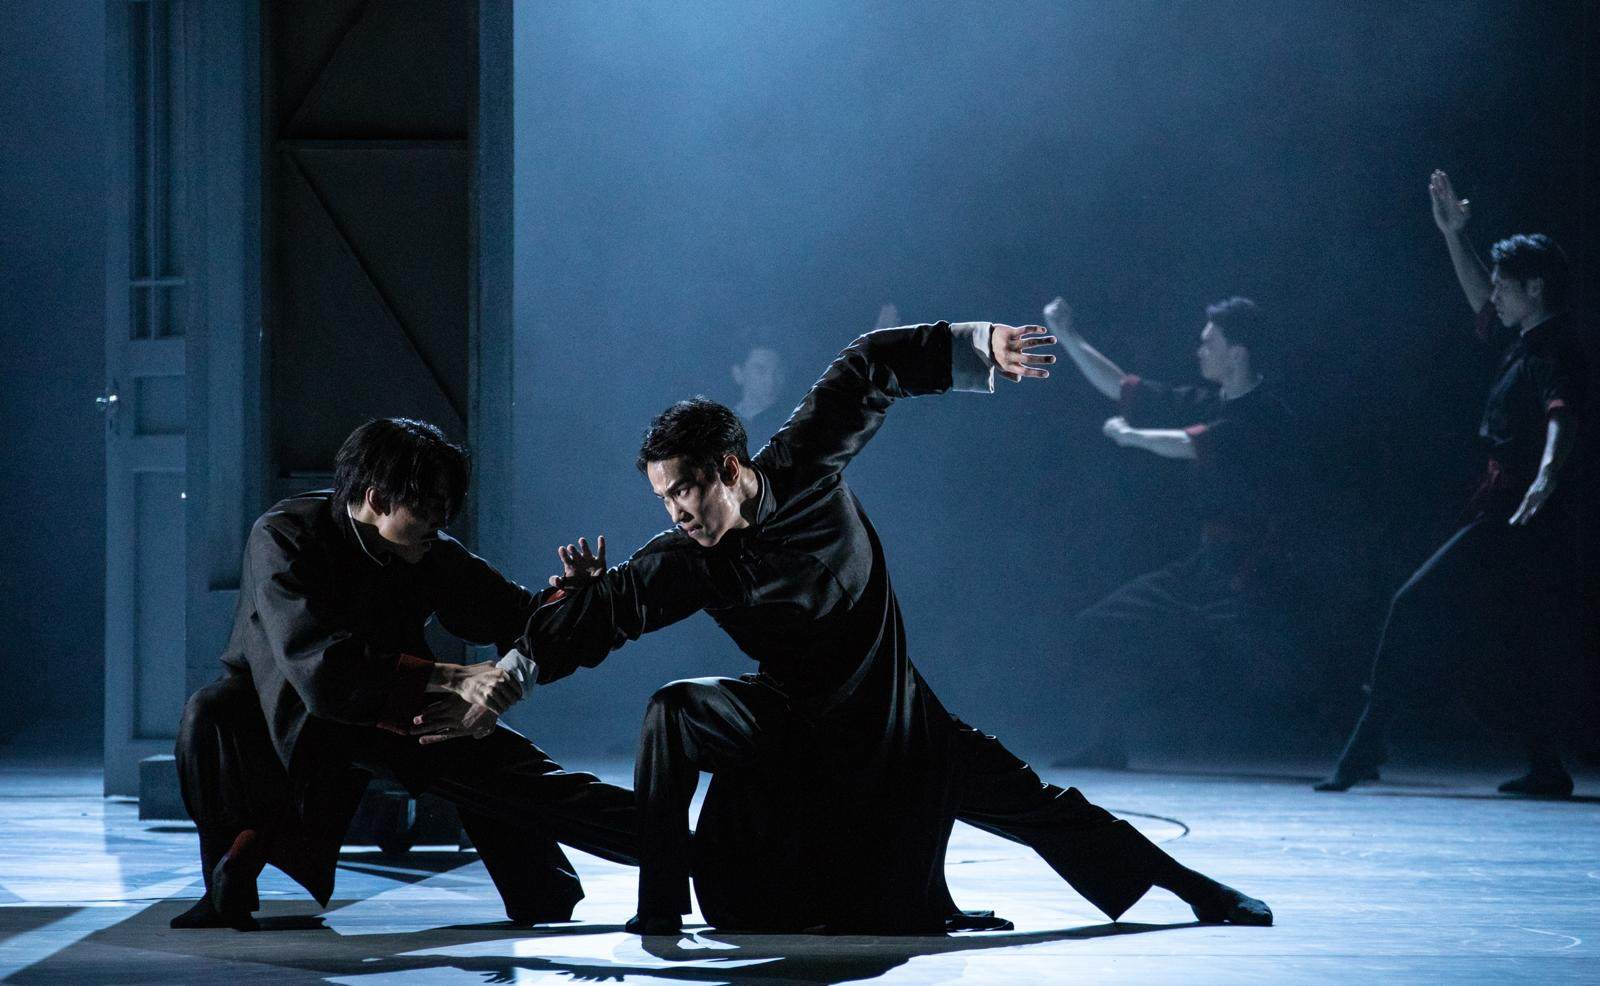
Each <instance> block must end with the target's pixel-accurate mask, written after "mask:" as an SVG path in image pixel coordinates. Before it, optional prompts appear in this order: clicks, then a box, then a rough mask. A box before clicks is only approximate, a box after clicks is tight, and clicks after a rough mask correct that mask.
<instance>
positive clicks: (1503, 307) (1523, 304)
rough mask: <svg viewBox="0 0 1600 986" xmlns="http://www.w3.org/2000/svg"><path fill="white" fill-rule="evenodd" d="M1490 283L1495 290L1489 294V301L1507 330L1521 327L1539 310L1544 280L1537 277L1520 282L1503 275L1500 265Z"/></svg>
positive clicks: (1491, 275) (1496, 267) (1497, 266)
mask: <svg viewBox="0 0 1600 986" xmlns="http://www.w3.org/2000/svg"><path fill="white" fill-rule="evenodd" d="M1489 283H1490V284H1491V285H1492V286H1493V290H1492V291H1490V292H1489V301H1490V302H1492V303H1493V304H1494V311H1495V314H1496V315H1499V316H1500V324H1501V325H1504V326H1505V327H1507V328H1510V327H1511V326H1513V325H1521V324H1522V322H1523V320H1525V319H1527V318H1529V317H1531V316H1532V315H1533V314H1534V313H1535V312H1536V311H1537V310H1538V308H1539V303H1540V295H1541V294H1542V293H1543V291H1544V279H1543V278H1539V277H1535V278H1530V279H1529V280H1526V281H1519V280H1517V279H1516V278H1514V277H1506V276H1504V275H1502V274H1501V273H1500V267H1499V265H1496V266H1495V269H1494V271H1493V272H1492V273H1491V274H1490V275H1489Z"/></svg>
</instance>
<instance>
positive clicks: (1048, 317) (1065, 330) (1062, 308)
mask: <svg viewBox="0 0 1600 986" xmlns="http://www.w3.org/2000/svg"><path fill="white" fill-rule="evenodd" d="M1044 324H1046V325H1048V326H1050V331H1051V332H1054V333H1056V334H1057V335H1063V336H1064V335H1071V334H1072V306H1071V305H1069V304H1067V299H1065V298H1063V297H1061V296H1060V295H1057V296H1056V297H1055V298H1053V299H1052V300H1051V301H1050V303H1049V304H1048V305H1045V306H1044Z"/></svg>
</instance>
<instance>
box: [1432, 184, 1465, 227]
mask: <svg viewBox="0 0 1600 986" xmlns="http://www.w3.org/2000/svg"><path fill="white" fill-rule="evenodd" d="M1428 196H1429V197H1430V198H1431V199H1432V200H1433V224H1434V225H1435V226H1438V227H1439V232H1441V233H1446V234H1449V233H1459V232H1461V231H1462V230H1463V229H1466V228H1467V220H1469V219H1471V218H1472V204H1471V203H1469V202H1468V201H1467V200H1466V199H1458V198H1456V190H1455V189H1454V188H1453V187H1451V185H1450V176H1449V175H1447V174H1445V173H1444V172H1443V171H1435V172H1434V173H1433V175H1432V177H1430V178H1429V179H1428Z"/></svg>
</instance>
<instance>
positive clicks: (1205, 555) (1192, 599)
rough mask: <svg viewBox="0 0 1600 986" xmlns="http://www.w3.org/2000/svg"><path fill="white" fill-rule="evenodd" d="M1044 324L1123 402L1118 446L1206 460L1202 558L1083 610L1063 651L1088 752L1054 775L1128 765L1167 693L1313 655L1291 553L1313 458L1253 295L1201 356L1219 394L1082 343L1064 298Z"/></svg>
mask: <svg viewBox="0 0 1600 986" xmlns="http://www.w3.org/2000/svg"><path fill="white" fill-rule="evenodd" d="M1044 316H1045V322H1046V324H1047V325H1049V326H1050V329H1051V331H1052V332H1054V333H1055V334H1056V335H1058V336H1059V337H1060V338H1061V342H1062V346H1063V347H1064V348H1065V349H1066V352H1067V355H1068V357H1070V358H1071V360H1072V362H1073V364H1074V365H1075V366H1076V367H1077V368H1078V370H1079V372H1080V373H1082V374H1083V376H1084V378H1085V379H1086V380H1088V381H1089V383H1090V384H1092V385H1093V386H1094V388H1095V389H1096V390H1098V391H1099V392H1100V393H1101V394H1103V395H1104V396H1106V397H1107V398H1109V399H1111V400H1114V401H1118V402H1119V403H1120V405H1121V409H1120V413H1119V414H1117V415H1116V416H1114V417H1112V418H1110V419H1108V420H1107V421H1106V423H1105V425H1104V428H1103V430H1104V432H1105V435H1106V437H1108V438H1110V439H1111V440H1112V441H1114V442H1116V443H1117V444H1118V445H1121V446H1123V447H1125V448H1133V449H1139V450H1142V451H1145V452H1150V453H1152V454H1155V455H1158V456H1161V457H1162V458H1165V459H1177V460H1184V461H1188V462H1191V463H1193V466H1192V468H1193V472H1194V475H1193V484H1192V487H1191V489H1192V494H1191V495H1192V499H1193V501H1194V502H1193V506H1194V508H1195V512H1196V513H1197V514H1198V515H1199V520H1200V532H1199V535H1200V536H1199V538H1198V543H1197V544H1196V545H1195V547H1194V549H1193V550H1192V551H1190V552H1189V553H1187V554H1185V555H1184V556H1183V557H1182V558H1180V559H1178V560H1177V561H1174V562H1172V563H1170V564H1168V565H1165V566H1163V567H1162V568H1158V569H1156V570H1155V571H1153V572H1148V573H1146V574H1144V575H1141V576H1139V577H1138V578H1136V579H1134V580H1132V581H1131V582H1128V583H1127V584H1125V585H1123V586H1122V587H1121V588H1119V589H1117V590H1116V591H1114V592H1112V593H1111V594H1110V595H1109V596H1107V597H1106V598H1104V599H1102V600H1100V601H1099V602H1097V603H1095V604H1094V605H1092V606H1090V607H1088V608H1087V609H1085V610H1083V611H1082V612H1080V613H1078V614H1077V615H1076V616H1075V617H1074V618H1073V620H1072V623H1071V627H1070V630H1069V633H1068V638H1067V643H1066V646H1065V648H1064V650H1065V651H1066V654H1065V659H1064V661H1063V662H1062V666H1063V672H1062V673H1063V675H1064V677H1065V678H1067V679H1068V680H1070V681H1073V682H1077V683H1081V684H1080V685H1079V687H1080V690H1081V691H1080V694H1079V695H1078V696H1077V699H1078V700H1077V701H1073V702H1069V703H1068V705H1067V708H1068V709H1069V715H1070V719H1071V721H1070V722H1069V723H1068V724H1067V725H1068V727H1069V728H1070V729H1071V730H1073V731H1074V732H1075V733H1076V735H1077V738H1078V742H1079V747H1078V748H1077V749H1076V751H1075V752H1073V753H1070V754H1068V755H1067V756H1064V757H1062V758H1060V759H1059V760H1057V761H1056V762H1055V766H1058V767H1099V768H1105V769H1113V770H1115V769H1122V768H1125V767H1126V766H1127V765H1128V751H1129V745H1130V742H1133V741H1136V740H1137V739H1138V738H1139V734H1140V733H1141V732H1142V731H1143V730H1144V729H1145V728H1148V726H1149V723H1148V721H1147V720H1148V719H1149V718H1150V717H1151V716H1152V715H1154V714H1157V713H1160V714H1162V715H1166V714H1167V712H1166V711H1163V709H1162V706H1163V702H1164V701H1170V700H1171V699H1169V698H1166V697H1165V696H1162V695H1160V694H1158V691H1159V690H1161V689H1168V690H1174V689H1175V688H1176V687H1177V686H1178V685H1179V684H1180V683H1182V684H1185V685H1186V686H1187V687H1188V688H1190V689H1192V688H1193V687H1194V684H1195V682H1194V679H1195V678H1197V677H1200V676H1202V675H1203V676H1204V677H1205V678H1206V679H1207V680H1208V682H1210V683H1213V684H1214V683H1217V682H1226V683H1227V688H1228V690H1229V692H1230V693H1231V694H1235V695H1237V694H1238V693H1239V692H1240V691H1241V689H1245V690H1248V689H1249V688H1251V687H1254V686H1255V685H1256V684H1262V685H1265V684H1267V683H1270V682H1272V681H1276V680H1280V679H1282V678H1284V677H1285V676H1286V675H1285V673H1284V672H1285V671H1287V670H1288V669H1289V668H1291V667H1293V666H1295V665H1296V664H1297V663H1298V662H1299V661H1300V660H1301V659H1302V658H1301V655H1299V654H1298V653H1295V647H1294V641H1295V639H1296V635H1295V633H1294V627H1293V623H1292V621H1291V619H1290V607H1289V606H1288V604H1287V600H1286V596H1287V592H1286V589H1285V585H1286V581H1287V580H1286V578H1285V574H1286V568H1287V563H1286V551H1285V549H1284V540H1285V531H1284V528H1285V525H1286V519H1287V517H1288V515H1289V512H1290V506H1291V503H1292V499H1293V495H1294V494H1293V490H1294V489H1295V488H1296V486H1297V485H1298V482H1299V479H1300V472H1301V469H1300V466H1299V462H1300V461H1301V459H1302V449H1301V447H1300V439H1299V437H1298V435H1297V430H1296V428H1295V426H1294V417H1293V415H1292V414H1291V413H1290V411H1289V408H1288V406H1287V405H1286V404H1285V403H1284V401H1283V399H1282V397H1281V396H1280V395H1279V392H1278V390H1277V387H1276V386H1275V384H1274V381H1273V380H1272V379H1271V378H1270V377H1269V376H1268V374H1267V372H1265V371H1267V370H1269V369H1271V368H1272V367H1273V366H1274V364H1275V359H1274V353H1275V352H1276V350H1277V346H1276V345H1275V344H1276V342H1277V339H1276V337H1275V336H1276V333H1275V332H1274V326H1272V325H1270V324H1269V323H1268V321H1267V319H1266V317H1265V315H1264V314H1263V313H1262V311H1261V310H1260V308H1259V307H1258V306H1257V305H1256V304H1255V302H1253V301H1251V300H1249V299H1248V298H1240V297H1233V298H1228V299H1226V300H1223V301H1219V302H1217V303H1215V304H1213V305H1210V306H1208V307H1207V308H1206V310H1205V322H1204V324H1203V325H1202V327H1201V330H1200V338H1199V343H1200V344H1199V347H1198V348H1197V349H1196V351H1195V357H1196V359H1197V360H1198V362H1199V370H1200V376H1201V377H1202V378H1203V379H1204V380H1205V383H1204V384H1201V385H1197V386H1189V385H1168V384H1164V383H1159V382H1157V381H1154V380H1149V379H1146V378H1144V377H1141V376H1138V375H1135V374H1132V373H1127V372H1125V371H1124V370H1123V369H1122V368H1121V367H1120V366H1118V365H1117V364H1116V363H1114V362H1112V361H1111V360H1110V359H1108V358H1107V357H1106V356H1104V355H1103V354H1102V353H1101V352H1100V351H1099V350H1098V349H1096V348H1095V347H1094V346H1092V345H1090V344H1089V342H1088V341H1087V340H1086V339H1084V337H1083V336H1082V335H1081V334H1079V332H1078V331H1077V329H1076V327H1075V326H1074V324H1073V319H1072V309H1071V307H1070V306H1069V305H1068V304H1067V302H1066V301H1065V300H1064V299H1062V298H1056V299H1055V300H1054V301H1052V302H1050V304H1048V305H1046V306H1045V309H1044ZM1149 513H1150V514H1151V519H1152V521H1154V520H1156V519H1158V518H1157V516H1156V515H1157V513H1158V512H1157V511H1155V510H1151V511H1149ZM1168 711H1170V710H1168Z"/></svg>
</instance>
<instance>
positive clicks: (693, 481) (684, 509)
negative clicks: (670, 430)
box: [645, 455, 743, 548]
mask: <svg viewBox="0 0 1600 986" xmlns="http://www.w3.org/2000/svg"><path fill="white" fill-rule="evenodd" d="M742 468H743V466H742V465H741V464H740V462H739V458H738V456H733V455H730V456H728V457H727V458H726V459H724V460H723V462H722V468H721V469H719V470H717V471H715V472H710V473H705V474H701V473H697V472H696V471H695V470H694V469H693V468H691V467H690V466H689V464H688V460H687V459H686V458H684V457H683V456H681V455H680V456H677V457H675V458H671V459H664V460H662V461H660V462H651V463H648V464H647V465H646V466H645V477H646V478H648V479H649V480H650V489H651V490H653V491H654V492H655V495H656V496H657V497H659V498H660V500H661V503H662V505H663V506H665V507H666V508H667V516H668V517H670V518H672V523H673V524H675V525H677V527H678V530H680V531H682V532H683V533H685V534H687V535H689V537H691V538H693V539H694V541H695V543H696V544H699V545H700V546H701V547H705V548H709V547H711V546H713V545H715V544H716V543H717V542H718V541H721V540H722V536H723V535H724V534H727V533H728V532H729V531H731V530H733V528H734V527H736V526H738V524H739V521H740V519H741V518H740V514H739V496H738V489H739V472H740V470H741V469H742Z"/></svg>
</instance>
